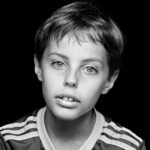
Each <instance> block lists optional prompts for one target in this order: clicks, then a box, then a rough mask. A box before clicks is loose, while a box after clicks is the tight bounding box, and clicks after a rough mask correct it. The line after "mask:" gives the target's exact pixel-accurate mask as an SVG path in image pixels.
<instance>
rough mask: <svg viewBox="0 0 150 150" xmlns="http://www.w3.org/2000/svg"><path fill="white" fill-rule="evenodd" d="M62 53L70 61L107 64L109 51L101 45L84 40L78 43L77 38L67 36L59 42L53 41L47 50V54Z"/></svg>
mask: <svg viewBox="0 0 150 150" xmlns="http://www.w3.org/2000/svg"><path fill="white" fill-rule="evenodd" d="M50 53H60V54H63V55H66V56H67V57H69V58H70V59H72V60H74V59H78V60H82V59H89V58H95V59H100V60H102V61H103V62H104V63H107V51H106V50H105V48H104V46H103V45H102V44H100V43H97V44H95V43H93V42H91V41H90V40H87V39H85V38H82V39H81V40H80V41H78V40H77V39H76V38H75V37H70V36H65V37H63V38H62V39H61V40H60V41H59V42H57V41H56V40H51V41H50V43H49V46H48V47H47V49H46V50H45V54H50Z"/></svg>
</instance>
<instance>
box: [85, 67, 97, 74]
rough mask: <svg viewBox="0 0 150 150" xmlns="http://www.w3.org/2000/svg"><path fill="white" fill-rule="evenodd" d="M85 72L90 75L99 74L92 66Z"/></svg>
mask: <svg viewBox="0 0 150 150" xmlns="http://www.w3.org/2000/svg"><path fill="white" fill-rule="evenodd" d="M84 70H85V72H86V73H89V74H96V73H97V72H98V70H97V69H96V68H94V67H91V66H87V67H85V68H84Z"/></svg>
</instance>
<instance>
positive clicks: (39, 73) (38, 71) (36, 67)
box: [34, 56, 42, 81]
mask: <svg viewBox="0 0 150 150" xmlns="http://www.w3.org/2000/svg"><path fill="white" fill-rule="evenodd" d="M34 71H35V74H36V75H37V78H38V79H39V81H42V70H41V67H40V64H39V61H38V60H37V58H36V56H34Z"/></svg>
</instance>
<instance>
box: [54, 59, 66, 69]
mask: <svg viewBox="0 0 150 150" xmlns="http://www.w3.org/2000/svg"><path fill="white" fill-rule="evenodd" d="M52 66H53V67H55V68H57V69H63V68H64V67H65V64H64V63H63V62H61V61H55V62H52Z"/></svg>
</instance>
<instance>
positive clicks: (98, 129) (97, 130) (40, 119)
mask: <svg viewBox="0 0 150 150" xmlns="http://www.w3.org/2000/svg"><path fill="white" fill-rule="evenodd" d="M45 111H46V107H44V108H42V109H40V110H39V112H38V115H37V127H38V132H39V136H40V139H41V141H42V144H43V146H44V148H45V149H46V150H55V148H54V146H53V144H52V142H51V140H50V138H49V136H48V133H47V131H46V128H45V123H44V115H45ZM94 111H95V114H96V121H95V125H94V128H93V130H92V132H91V134H90V136H89V137H88V139H87V140H86V141H85V142H84V143H83V145H82V146H81V147H80V149H79V150H91V149H92V148H93V147H94V145H95V143H96V141H97V140H98V139H99V136H100V134H101V133H102V129H103V126H104V123H105V118H104V116H103V115H102V114H101V113H99V112H98V111H97V110H96V109H94Z"/></svg>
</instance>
